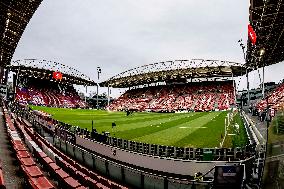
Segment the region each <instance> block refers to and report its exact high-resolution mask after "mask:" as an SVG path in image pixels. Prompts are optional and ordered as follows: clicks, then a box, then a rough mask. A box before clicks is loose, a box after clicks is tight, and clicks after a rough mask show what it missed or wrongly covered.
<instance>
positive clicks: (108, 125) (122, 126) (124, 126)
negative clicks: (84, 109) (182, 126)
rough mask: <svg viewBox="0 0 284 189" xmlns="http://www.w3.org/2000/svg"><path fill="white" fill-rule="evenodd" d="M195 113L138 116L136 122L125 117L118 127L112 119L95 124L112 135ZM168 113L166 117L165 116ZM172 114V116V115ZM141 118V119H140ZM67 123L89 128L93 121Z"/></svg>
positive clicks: (100, 129) (100, 130) (99, 129)
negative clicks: (144, 117) (113, 123)
mask: <svg viewBox="0 0 284 189" xmlns="http://www.w3.org/2000/svg"><path fill="white" fill-rule="evenodd" d="M192 114H193V113H188V114H170V115H167V114H160V115H161V116H160V117H157V116H156V117H155V118H152V117H149V118H148V119H146V120H141V119H140V117H136V121H135V122H130V123H128V122H127V118H125V117H124V119H126V123H125V124H119V123H118V122H116V125H117V126H116V127H115V128H114V129H112V126H111V123H112V122H113V121H110V122H109V123H104V124H101V123H98V124H97V123H96V121H95V124H94V127H95V128H96V129H97V131H98V132H102V131H109V132H111V135H112V133H113V132H117V131H126V130H130V129H135V128H141V127H147V126H150V125H155V124H160V123H163V122H168V121H169V120H176V119H180V118H183V117H188V116H190V115H192ZM165 115H166V117H165ZM170 116H171V117H170ZM138 120H139V121H138ZM66 122H67V123H69V124H71V125H79V126H80V127H82V128H88V129H91V121H90V120H89V121H87V122H85V120H83V121H82V120H72V121H66Z"/></svg>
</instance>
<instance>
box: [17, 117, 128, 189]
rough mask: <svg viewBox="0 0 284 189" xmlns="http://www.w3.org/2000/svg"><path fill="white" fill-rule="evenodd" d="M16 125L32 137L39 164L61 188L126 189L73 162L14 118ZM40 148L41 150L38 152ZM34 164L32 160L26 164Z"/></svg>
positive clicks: (21, 154) (26, 125)
mask: <svg viewBox="0 0 284 189" xmlns="http://www.w3.org/2000/svg"><path fill="white" fill-rule="evenodd" d="M14 120H15V123H16V124H15V125H16V126H18V127H19V128H20V130H22V132H23V134H26V135H28V136H31V138H32V140H33V142H34V143H35V144H33V150H32V151H33V153H34V156H35V158H36V159H38V162H39V163H40V164H41V165H42V166H43V167H44V170H46V171H47V172H48V173H49V174H50V175H51V177H52V178H55V180H57V181H58V183H59V186H60V187H68V188H87V187H88V188H104V189H108V188H109V189H111V188H126V187H123V186H121V185H118V184H116V183H114V182H112V181H110V180H108V179H106V178H104V177H101V176H100V175H98V174H96V173H94V172H93V171H90V170H88V169H87V168H85V167H83V166H81V165H79V164H78V162H75V161H73V160H72V159H71V158H69V157H68V156H66V155H65V154H63V153H62V152H61V151H59V150H58V149H56V148H55V147H54V146H52V145H51V144H50V143H49V142H47V141H46V139H44V138H43V137H42V136H40V135H39V134H37V133H36V132H34V131H33V129H32V128H31V127H29V126H28V124H27V123H26V122H25V121H22V120H21V119H18V118H16V117H15V118H14ZM36 148H39V149H40V150H36ZM41 149H48V152H49V153H51V154H53V157H54V158H52V157H48V156H47V154H46V153H45V152H44V151H43V150H41ZM19 156H24V157H28V155H27V154H24V153H20V154H19ZM25 163H26V164H32V163H33V162H31V161H30V160H27V161H26V162H25Z"/></svg>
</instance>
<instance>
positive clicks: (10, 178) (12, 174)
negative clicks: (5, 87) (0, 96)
mask: <svg viewBox="0 0 284 189" xmlns="http://www.w3.org/2000/svg"><path fill="white" fill-rule="evenodd" d="M11 149H12V147H11V146H10V144H9V138H8V135H7V130H6V127H5V125H4V119H3V109H2V107H0V159H1V161H2V169H3V175H4V181H5V185H6V188H7V189H22V188H24V187H23V184H24V179H23V177H22V176H20V175H19V166H18V165H16V163H15V162H16V159H15V157H14V156H13V154H12V151H11Z"/></svg>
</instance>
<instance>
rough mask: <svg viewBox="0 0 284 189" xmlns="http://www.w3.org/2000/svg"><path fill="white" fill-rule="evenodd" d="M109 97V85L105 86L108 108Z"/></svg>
mask: <svg viewBox="0 0 284 189" xmlns="http://www.w3.org/2000/svg"><path fill="white" fill-rule="evenodd" d="M109 102H110V96H109V85H107V106H108V107H109Z"/></svg>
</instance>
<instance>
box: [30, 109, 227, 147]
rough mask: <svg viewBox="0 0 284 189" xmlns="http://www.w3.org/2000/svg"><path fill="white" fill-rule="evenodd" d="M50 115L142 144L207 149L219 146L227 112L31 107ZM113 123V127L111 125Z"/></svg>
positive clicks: (69, 122) (72, 123)
mask: <svg viewBox="0 0 284 189" xmlns="http://www.w3.org/2000/svg"><path fill="white" fill-rule="evenodd" d="M31 108H32V109H37V110H42V111H44V112H47V113H49V114H51V115H52V117H53V118H54V119H56V120H59V121H62V122H65V123H68V124H70V125H74V126H80V127H81V128H87V129H88V130H91V128H92V125H91V123H92V120H94V127H95V129H96V130H97V131H98V132H99V133H101V132H103V131H108V132H110V135H111V136H115V137H117V138H123V139H128V140H133V141H140V142H145V143H152V144H160V145H169V146H180V147H198V148H205V147H207V148H210V147H219V143H220V141H221V138H220V135H221V133H222V134H223V135H224V119H225V116H226V115H227V112H191V113H181V114H178V113H146V112H137V113H134V114H132V115H130V116H126V113H125V112H108V111H103V110H85V109H65V108H49V107H40V106H31ZM112 122H115V123H116V125H117V126H116V127H115V128H112V126H111V125H112Z"/></svg>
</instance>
